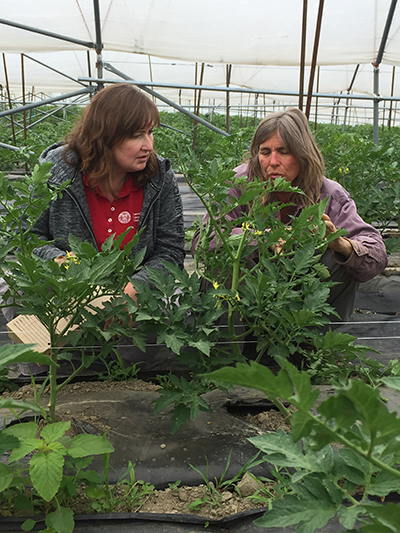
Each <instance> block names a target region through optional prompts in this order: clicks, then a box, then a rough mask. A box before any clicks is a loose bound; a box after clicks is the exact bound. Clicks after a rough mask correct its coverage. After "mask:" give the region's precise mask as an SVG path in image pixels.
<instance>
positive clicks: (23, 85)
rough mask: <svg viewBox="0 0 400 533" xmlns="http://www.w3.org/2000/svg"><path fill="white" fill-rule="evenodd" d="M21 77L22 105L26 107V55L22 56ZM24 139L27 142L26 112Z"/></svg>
mask: <svg viewBox="0 0 400 533" xmlns="http://www.w3.org/2000/svg"><path fill="white" fill-rule="evenodd" d="M21 76H22V105H23V106H24V105H25V103H26V102H25V65H24V54H21ZM24 139H25V140H26V111H24Z"/></svg>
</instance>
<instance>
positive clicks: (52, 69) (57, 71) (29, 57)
mask: <svg viewBox="0 0 400 533" xmlns="http://www.w3.org/2000/svg"><path fill="white" fill-rule="evenodd" d="M87 53H88V54H89V50H88V51H87ZM22 55H23V56H24V57H26V58H27V59H30V60H31V61H34V62H35V63H38V64H39V65H41V66H42V67H45V68H47V69H49V70H51V71H52V72H55V73H56V74H59V75H60V76H64V78H67V79H68V80H71V81H73V82H75V83H79V85H82V86H83V87H86V85H85V84H84V83H83V82H82V81H79V80H77V79H76V78H73V77H72V76H68V74H65V73H64V72H61V70H57V69H56V68H53V67H50V66H49V65H46V63H42V62H41V61H39V60H38V59H35V58H34V57H31V56H28V55H27V54H22ZM91 75H92V73H91V72H90V70H89V76H90V77H91Z"/></svg>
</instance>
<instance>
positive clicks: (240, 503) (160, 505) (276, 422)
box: [3, 380, 289, 518]
mask: <svg viewBox="0 0 400 533" xmlns="http://www.w3.org/2000/svg"><path fill="white" fill-rule="evenodd" d="M37 387H39V385H37ZM106 389H107V390H110V389H112V390H116V389H119V390H126V389H131V390H137V391H155V390H157V385H155V384H154V383H151V382H145V381H142V380H132V381H117V382H113V381H104V382H98V381H91V382H78V383H72V384H69V385H67V386H65V387H64V388H63V389H62V390H61V391H60V393H59V394H60V395H68V396H73V395H74V394H82V392H93V391H101V390H106ZM44 394H46V390H45V391H44ZM5 397H12V398H14V399H17V400H20V399H23V398H24V399H28V398H32V397H33V385H32V384H29V385H24V386H23V387H21V388H20V389H19V390H17V391H13V392H6V393H4V395H3V398H5ZM94 418H95V417H93V416H91V415H90V414H87V413H82V415H81V416H80V420H79V423H78V424H81V426H84V423H85V422H89V423H90V424H91V425H95V426H96V424H99V421H98V420H96V419H94ZM246 418H247V419H248V420H250V421H251V422H252V423H253V424H256V425H258V426H259V427H260V428H262V430H265V431H274V430H276V429H277V428H278V427H282V428H283V429H285V430H289V426H288V424H287V423H285V421H284V419H283V417H282V415H281V414H280V413H278V412H276V411H273V410H272V411H266V412H262V413H259V414H257V415H249V414H248V415H247V417H246ZM74 423H75V426H76V424H77V422H76V420H74ZM75 429H76V430H77V432H78V433H79V432H81V431H82V427H75ZM99 429H101V430H102V431H107V429H108V428H107V427H99ZM143 481H144V482H146V480H143ZM215 481H216V480H215ZM138 486H140V485H136V486H135V488H134V489H133V490H132V487H128V486H127V485H125V489H124V487H118V488H116V489H113V490H115V497H114V501H115V508H114V512H143V513H170V514H177V513H184V514H193V515H197V516H203V517H206V518H223V517H225V516H229V515H232V514H236V513H239V512H242V511H248V510H252V509H257V508H260V507H265V506H267V504H268V498H269V495H270V491H273V488H272V487H273V483H270V482H267V483H261V482H259V481H255V480H254V478H253V477H252V476H250V475H245V476H243V478H242V480H241V481H240V482H239V483H238V489H235V488H233V487H231V488H229V490H226V491H223V492H220V491H219V490H218V488H217V487H215V485H214V484H213V483H212V482H211V483H209V484H208V486H207V485H199V486H194V487H190V486H180V482H179V480H176V483H175V484H174V485H173V486H170V487H168V488H166V489H164V490H157V491H154V492H152V493H151V494H147V495H145V496H144V497H143V498H141V499H140V503H139V505H137V503H138V502H137V499H135V498H133V497H132V493H133V492H135V491H136V488H137V487H138ZM123 490H127V491H128V492H129V495H124V493H123V492H122V493H121V491H123ZM239 492H240V494H239ZM263 495H264V496H263ZM120 499H121V500H122V501H121V502H119V500H120ZM92 501H93V500H92ZM194 502H197V504H194ZM71 507H72V508H73V509H74V512H76V513H78V514H87V513H90V512H93V510H92V509H91V502H89V500H88V499H87V498H86V496H85V494H84V491H83V490H81V491H80V494H79V498H77V500H76V501H74V502H72V504H71ZM103 511H104V512H109V510H108V509H103Z"/></svg>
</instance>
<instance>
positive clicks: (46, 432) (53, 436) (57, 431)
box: [40, 421, 71, 443]
mask: <svg viewBox="0 0 400 533" xmlns="http://www.w3.org/2000/svg"><path fill="white" fill-rule="evenodd" d="M70 427H71V422H70V421H68V422H54V423H53V424H47V426H45V427H44V428H43V429H42V431H41V433H40V436H41V437H42V439H44V440H45V441H46V442H47V443H50V442H54V441H56V440H59V439H61V437H62V436H63V435H64V433H66V431H68V430H69V428H70Z"/></svg>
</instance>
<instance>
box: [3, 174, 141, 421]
mask: <svg viewBox="0 0 400 533" xmlns="http://www.w3.org/2000/svg"><path fill="white" fill-rule="evenodd" d="M48 170H49V165H48V164H45V165H42V166H40V167H38V166H37V167H35V169H34V171H33V173H32V175H31V176H27V177H26V180H25V181H20V182H13V183H9V182H8V180H6V179H5V178H4V177H3V176H1V177H0V204H1V206H2V208H3V211H4V214H3V215H2V217H1V222H2V224H1V226H0V236H4V238H5V239H6V240H7V243H8V244H7V246H5V247H3V248H2V251H1V254H0V264H1V266H2V268H3V269H4V274H3V277H4V279H5V281H6V282H7V284H8V286H9V290H8V292H7V293H6V294H5V296H4V300H5V301H7V299H8V298H10V299H11V300H10V301H11V305H16V306H18V307H19V312H20V313H21V314H32V315H35V316H37V317H38V318H39V320H40V321H41V322H42V323H43V325H44V326H45V327H46V329H47V331H48V333H49V337H50V347H51V349H50V355H49V356H47V355H46V356H45V355H43V354H39V353H37V354H36V355H35V353H34V352H29V353H26V354H24V357H25V358H21V357H19V356H18V354H17V350H18V349H17V348H15V347H14V348H12V349H11V348H10V349H11V357H12V358H13V362H16V361H25V362H26V361H28V362H29V361H32V362H41V363H44V364H49V365H50V370H49V383H50V389H51V391H50V396H51V398H50V403H49V405H50V419H51V420H53V421H54V420H55V408H56V397H57V393H58V391H59V390H60V389H61V388H62V387H63V386H64V385H65V384H66V383H68V382H69V381H71V379H73V377H74V376H75V375H76V374H78V373H79V372H80V371H81V370H82V369H83V368H87V367H88V366H89V365H90V364H91V363H92V361H93V360H94V358H95V357H96V356H97V357H99V356H103V357H104V356H106V355H107V354H108V353H109V352H110V351H111V350H112V349H113V346H114V344H115V336H116V335H119V334H121V333H122V334H126V332H127V330H129V327H128V328H126V327H123V326H122V324H129V322H130V321H132V325H133V324H134V322H135V320H134V319H133V316H134V315H135V313H136V314H137V308H136V306H135V305H134V304H133V303H128V304H127V303H126V300H125V299H124V298H123V297H122V293H123V288H124V287H125V285H126V283H127V282H128V281H129V279H130V276H131V275H132V274H133V273H134V272H135V270H137V268H138V267H139V265H140V263H141V261H142V259H143V255H144V253H145V250H143V251H142V252H141V253H138V254H136V256H135V258H134V259H133V260H130V261H126V257H127V256H129V254H130V251H131V249H132V247H133V246H134V245H135V244H136V243H137V241H138V238H139V235H136V236H135V237H134V238H133V239H132V240H131V241H130V242H129V243H128V244H127V246H126V247H125V248H124V250H120V243H121V242H122V239H123V238H124V235H125V234H124V235H122V236H120V237H119V238H118V239H115V241H114V240H113V238H112V237H110V238H109V239H108V240H107V241H106V242H105V243H104V245H103V247H102V250H101V252H97V250H96V249H95V248H94V247H93V246H92V245H91V244H89V243H86V242H81V241H79V240H78V239H76V238H74V237H73V236H71V237H70V250H71V252H72V253H73V254H74V255H75V257H73V256H72V258H70V259H69V260H68V261H67V262H65V263H64V264H62V265H61V266H60V267H59V266H58V265H57V264H56V263H55V262H54V261H44V260H42V259H41V258H39V257H38V256H37V255H36V254H35V253H34V250H35V248H38V247H40V246H43V245H44V244H48V243H46V242H45V241H39V239H38V238H37V237H36V236H35V235H34V234H33V233H32V232H31V230H32V227H33V226H34V225H35V223H36V221H37V220H38V218H39V217H40V215H41V214H42V213H43V211H44V210H45V209H46V207H47V205H48V203H49V202H50V201H51V200H52V199H54V198H55V197H57V195H61V194H63V193H64V189H65V187H64V186H63V187H62V188H60V189H51V188H49V187H48V185H47V178H48ZM66 186H67V185H66ZM13 250H14V253H15V258H11V257H10V256H9V252H10V251H13ZM21 292H22V294H21ZM99 297H102V298H107V299H109V301H108V302H106V303H105V304H104V305H103V306H102V305H100V306H99V304H97V303H96V301H97V299H98V298H99ZM7 305H10V303H9V304H7ZM106 323H107V327H105V324H106ZM132 337H133V339H134V342H136V344H142V339H143V336H142V335H141V334H140V333H137V332H135V331H134V330H133V328H132ZM136 338H137V340H136V341H135V339H136ZM96 341H97V344H98V345H99V350H98V352H97V353H90V351H88V350H87V349H86V348H85V347H86V346H95V345H96ZM66 344H67V345H68V346H67V347H64V348H63V349H62V356H63V357H64V358H66V359H71V356H72V351H74V350H75V351H76V350H78V349H79V350H81V353H82V362H81V364H79V365H77V367H76V368H75V369H74V371H73V372H72V373H71V375H70V376H69V377H68V378H67V379H66V380H65V381H64V382H62V383H60V384H58V383H57V379H56V372H57V365H56V363H57V360H58V357H59V353H60V350H61V346H63V345H66ZM6 350H7V349H6ZM4 361H5V362H7V361H8V359H7V361H6V359H4ZM8 362H11V360H10V361H8Z"/></svg>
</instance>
